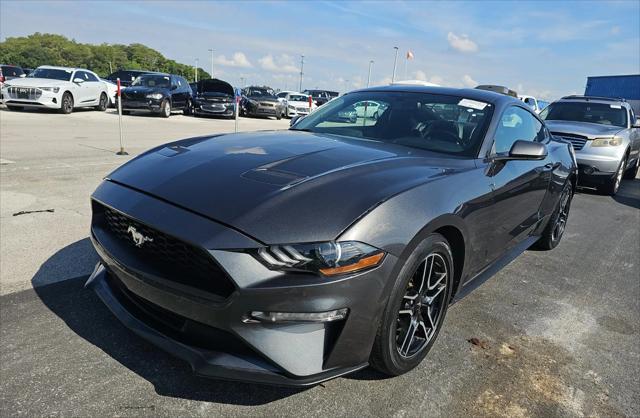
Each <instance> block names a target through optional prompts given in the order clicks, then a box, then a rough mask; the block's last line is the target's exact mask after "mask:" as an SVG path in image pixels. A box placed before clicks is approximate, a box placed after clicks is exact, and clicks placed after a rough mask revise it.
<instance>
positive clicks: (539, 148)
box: [494, 139, 548, 161]
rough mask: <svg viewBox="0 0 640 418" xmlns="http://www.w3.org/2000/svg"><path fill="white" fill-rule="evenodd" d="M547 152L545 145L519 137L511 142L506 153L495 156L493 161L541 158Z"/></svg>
mask: <svg viewBox="0 0 640 418" xmlns="http://www.w3.org/2000/svg"><path fill="white" fill-rule="evenodd" d="M547 154H548V152H547V146H546V145H544V144H541V143H540V142H532V141H524V140H521V139H519V140H517V141H516V142H514V143H513V145H512V146H511V150H509V154H508V155H502V156H497V157H495V158H494V161H509V160H543V159H544V158H545V157H546V156H547Z"/></svg>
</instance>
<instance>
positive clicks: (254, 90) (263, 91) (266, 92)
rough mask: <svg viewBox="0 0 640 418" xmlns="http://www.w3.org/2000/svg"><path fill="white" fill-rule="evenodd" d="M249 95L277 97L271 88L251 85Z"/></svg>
mask: <svg viewBox="0 0 640 418" xmlns="http://www.w3.org/2000/svg"><path fill="white" fill-rule="evenodd" d="M247 96H249V97H275V95H274V94H273V90H271V89H269V88H260V87H250V88H249V89H248V91H247Z"/></svg>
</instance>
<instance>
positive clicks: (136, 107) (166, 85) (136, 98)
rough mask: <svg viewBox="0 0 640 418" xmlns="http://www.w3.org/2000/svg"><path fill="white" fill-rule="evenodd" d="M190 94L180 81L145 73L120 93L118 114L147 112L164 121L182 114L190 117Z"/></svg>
mask: <svg viewBox="0 0 640 418" xmlns="http://www.w3.org/2000/svg"><path fill="white" fill-rule="evenodd" d="M192 109H193V91H192V90H191V86H190V85H189V83H188V82H187V80H185V79H184V78H183V77H181V76H179V75H175V74H160V73H149V74H142V75H140V76H138V77H137V78H136V79H135V80H134V81H133V83H131V85H130V86H129V87H127V88H125V89H124V90H122V113H124V114H128V113H130V112H151V113H157V114H159V115H160V116H162V117H164V118H168V117H169V116H171V112H173V111H175V110H182V111H183V112H184V114H185V115H190V114H191V111H192Z"/></svg>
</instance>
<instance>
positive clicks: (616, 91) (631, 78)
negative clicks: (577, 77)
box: [584, 74, 640, 114]
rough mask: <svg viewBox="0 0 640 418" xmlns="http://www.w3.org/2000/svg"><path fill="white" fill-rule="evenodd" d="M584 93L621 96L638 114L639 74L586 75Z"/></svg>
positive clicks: (639, 112)
mask: <svg viewBox="0 0 640 418" xmlns="http://www.w3.org/2000/svg"><path fill="white" fill-rule="evenodd" d="M584 95H585V96H600V97H616V98H623V99H625V100H626V101H627V102H629V104H631V106H632V107H633V110H634V111H635V112H636V114H640V74H632V75H603V76H594V77H587V87H586V88H585V90H584Z"/></svg>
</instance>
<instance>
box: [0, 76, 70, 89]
mask: <svg viewBox="0 0 640 418" xmlns="http://www.w3.org/2000/svg"><path fill="white" fill-rule="evenodd" d="M9 84H10V85H12V86H16V87H59V86H63V85H67V84H71V82H70V81H63V80H52V79H50V78H37V77H23V78H14V79H12V80H10V81H9Z"/></svg>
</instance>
